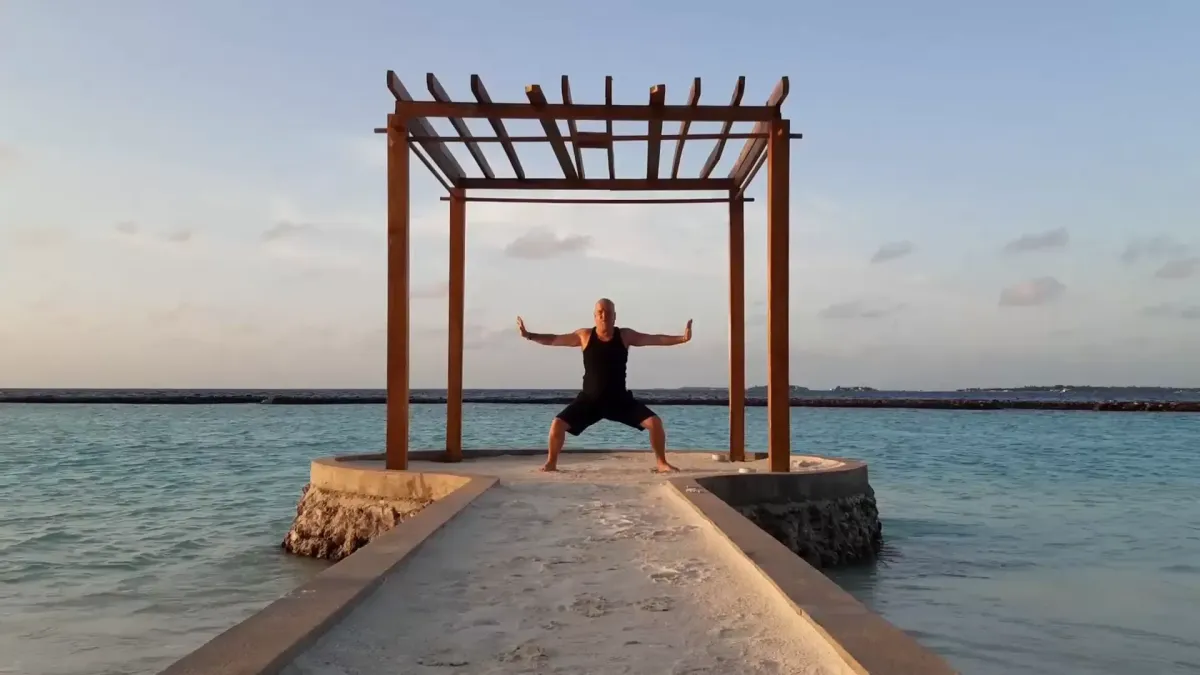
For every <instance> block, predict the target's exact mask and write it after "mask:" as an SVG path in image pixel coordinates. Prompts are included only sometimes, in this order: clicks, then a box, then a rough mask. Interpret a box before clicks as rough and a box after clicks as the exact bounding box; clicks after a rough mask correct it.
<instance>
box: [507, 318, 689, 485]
mask: <svg viewBox="0 0 1200 675" xmlns="http://www.w3.org/2000/svg"><path fill="white" fill-rule="evenodd" d="M593 319H594V321H595V326H594V327H592V328H580V329H579V330H576V331H573V332H571V333H565V334H563V335H553V334H550V333H530V332H529V331H527V330H525V321H524V320H523V319H521V317H519V316H518V317H517V330H518V331H520V333H521V337H523V338H525V339H526V340H531V341H533V342H536V343H538V344H540V345H546V346H547V347H579V348H580V349H581V350H582V351H583V389H582V390H581V391H580V392H579V395H578V396H576V397H575V400H574V401H572V402H571V404H570V405H568V406H567V407H566V408H563V409H562V412H560V413H558V415H556V416H555V418H554V421H553V422H551V423H550V438H549V441H548V444H549V457H548V458H547V459H546V465H545V466H543V467H542V471H557V470H558V453H559V452H560V451H562V447H563V442H564V441H565V440H566V434H568V433H570V434H571V435H572V436H578V435H579V434H581V433H583V430H584V429H587V428H588V427H590V426H592V425H593V424H595V423H596V422H599V421H600V420H612V421H613V422H620V423H621V424H626V425H628V426H631V427H633V428H634V429H645V430H646V431H649V432H650V447H651V448H653V449H654V458H655V460H657V466H656V468H655V470H656V471H659V472H663V473H665V472H668V471H677V470H678V469H676V468H675V467H673V466H671V465H670V464H669V463H668V462H667V432H666V430H665V429H663V423H662V420H661V419H659V418H658V415H655V414H654V411H652V410H650V409H649V408H647V407H646V406H644V405H642V404H641V403H639V402H638V401H637V399H635V398H634V397H633V393H632V392H630V391H629V389H628V388H627V387H626V386H625V364H626V362H627V361H628V358H629V349H628V348H629V347H668V346H671V345H681V344H683V343H685V342H689V341H690V340H691V339H692V321H691V319H688V322H687V327H686V328H685V329H684V331H683V335H647V334H645V333H639V332H637V331H636V330H633V329H632V328H617V326H616V322H617V309H616V307H615V306H614V305H613V301H612V300H609V299H608V298H601V299H600V300H598V301H597V302H596V307H595V310H594V311H593Z"/></svg>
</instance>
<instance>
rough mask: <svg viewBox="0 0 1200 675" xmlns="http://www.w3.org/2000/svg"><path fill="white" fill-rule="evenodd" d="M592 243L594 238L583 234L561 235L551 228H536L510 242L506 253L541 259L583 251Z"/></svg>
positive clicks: (505, 249) (518, 256) (513, 255)
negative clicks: (550, 229) (551, 230)
mask: <svg viewBox="0 0 1200 675" xmlns="http://www.w3.org/2000/svg"><path fill="white" fill-rule="evenodd" d="M591 245H592V238H591V237H590V236H587V235H583V234H568V235H564V236H561V237H560V236H559V235H556V234H554V233H553V232H550V231H549V230H544V229H536V230H531V231H530V232H527V233H525V234H523V235H521V236H519V237H517V238H516V239H514V240H512V241H511V242H509V244H508V245H507V246H505V247H504V254H505V255H507V256H509V257H512V258H525V259H529V260H541V259H545V258H553V257H555V256H560V255H568V254H571V253H582V252H584V251H586V250H587V249H588V247H590V246H591Z"/></svg>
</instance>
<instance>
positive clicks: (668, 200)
mask: <svg viewBox="0 0 1200 675" xmlns="http://www.w3.org/2000/svg"><path fill="white" fill-rule="evenodd" d="M453 200H454V197H442V201H444V202H452V201H453ZM734 200H737V201H742V202H752V201H754V199H753V198H752V197H661V198H656V197H649V198H646V199H597V198H593V197H573V198H555V197H463V198H462V201H464V202H491V203H493V204H724V203H726V202H731V201H734Z"/></svg>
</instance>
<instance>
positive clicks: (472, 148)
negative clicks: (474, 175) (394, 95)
mask: <svg viewBox="0 0 1200 675" xmlns="http://www.w3.org/2000/svg"><path fill="white" fill-rule="evenodd" d="M425 85H426V86H427V87H428V88H429V94H430V95H431V96H433V98H434V100H437V101H441V102H443V103H449V102H450V95H449V94H447V93H446V90H445V89H443V88H442V83H441V82H438V79H437V77H436V76H435V75H434V74H433V73H426V75H425ZM450 126H452V127H454V130H455V131H457V132H458V135H459V136H462V137H463V138H464V139H466V140H465V141H464V142H465V143H466V145H467V151H468V152H470V153H471V157H473V158H474V159H475V163H476V164H478V165H479V170H480V171H482V172H483V175H484V176H485V177H487V178H495V177H496V174H495V172H493V171H492V166H491V165H490V164H488V161H487V157H485V156H484V154H483V150H482V149H481V148H480V147H479V144H478V143H476V142H475V141H474V140H471V129H470V128H469V127H467V123H466V122H464V121H463V119H462V118H461V117H451V118H450Z"/></svg>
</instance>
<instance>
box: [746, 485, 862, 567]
mask: <svg viewBox="0 0 1200 675" xmlns="http://www.w3.org/2000/svg"><path fill="white" fill-rule="evenodd" d="M737 511H738V512H739V513H741V514H742V515H743V516H745V517H746V518H747V519H749V520H750V522H752V523H754V524H755V525H757V526H759V527H760V528H762V529H763V530H764V531H765V532H766V533H767V534H769V535H771V536H772V537H775V539H777V540H778V541H779V542H780V543H782V544H783V545H784V546H787V547H788V548H789V549H791V550H792V552H794V553H795V554H796V555H798V556H800V557H801V558H804V560H805V561H807V562H808V564H810V565H812V566H813V567H817V568H821V567H840V566H842V565H851V564H854V563H859V562H867V561H871V560H874V559H875V558H876V557H878V555H879V549H880V547H881V546H882V545H883V525H882V524H881V523H880V522H879V509H878V508H876V506H875V495H874V494H860V495H851V496H849V497H841V498H837V499H823V500H820V501H811V502H792V503H784V504H756V505H751V506H739V507H737Z"/></svg>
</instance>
